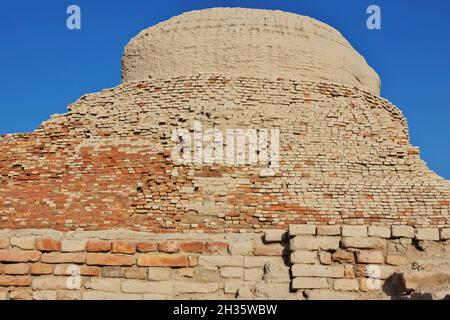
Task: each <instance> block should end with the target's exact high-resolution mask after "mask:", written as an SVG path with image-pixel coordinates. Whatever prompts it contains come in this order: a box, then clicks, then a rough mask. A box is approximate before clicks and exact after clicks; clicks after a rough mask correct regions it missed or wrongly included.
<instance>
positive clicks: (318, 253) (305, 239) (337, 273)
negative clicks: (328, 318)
mask: <svg viewBox="0 0 450 320" xmlns="http://www.w3.org/2000/svg"><path fill="white" fill-rule="evenodd" d="M289 237H290V239H291V240H290V251H291V254H290V263H291V275H292V289H293V290H299V291H303V292H304V294H305V295H306V296H308V297H309V298H312V299H314V298H317V299H327V298H336V297H341V298H346V299H351V298H355V297H357V296H358V295H357V293H359V292H368V291H371V290H375V291H376V290H378V291H381V290H383V283H384V281H385V280H386V279H388V278H390V277H391V276H392V275H393V274H394V273H396V272H399V271H400V270H402V269H405V267H406V264H407V263H408V257H407V255H408V247H409V246H410V245H411V244H412V241H413V240H415V241H442V242H444V241H447V240H449V239H450V229H448V228H447V229H441V230H439V229H430V228H416V229H415V228H413V227H410V226H392V227H380V226H350V225H348V226H315V225H291V226H290V228H289ZM377 282H378V284H377Z"/></svg>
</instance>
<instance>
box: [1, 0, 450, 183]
mask: <svg viewBox="0 0 450 320" xmlns="http://www.w3.org/2000/svg"><path fill="white" fill-rule="evenodd" d="M70 4H76V5H78V6H80V8H81V11H82V29H81V30H76V31H70V30H68V29H67V28H66V18H67V14H66V9H67V7H68V6H69V5H70ZM370 4H377V5H379V6H380V7H381V10H382V29H381V30H379V31H378V30H368V29H367V28H366V19H367V17H368V15H367V14H366V8H367V7H368V5H370ZM220 6H222V7H223V6H229V7H250V8H265V9H280V10H284V11H290V12H295V13H299V14H302V15H308V16H311V17H313V18H316V19H318V20H321V21H323V22H326V23H328V24H330V25H331V26H333V27H335V28H336V29H338V30H339V31H340V32H341V33H342V34H343V35H344V36H345V37H346V38H347V39H348V40H349V41H350V42H351V44H352V45H353V46H354V47H355V48H356V49H357V50H358V51H359V52H360V53H361V54H362V55H363V56H364V57H365V58H366V60H367V61H368V62H369V64H370V65H371V66H372V67H373V68H374V69H375V70H376V71H377V72H378V74H379V75H380V77H381V82H382V96H383V97H385V98H387V99H388V100H390V101H391V102H393V103H394V104H395V105H397V106H398V107H399V108H400V109H401V110H402V112H403V113H404V115H405V116H406V118H407V119H408V124H409V127H410V130H411V140H412V144H413V145H416V146H419V147H420V149H421V154H422V158H423V159H425V161H427V163H428V164H429V166H430V167H431V168H432V169H433V170H434V171H436V172H437V173H438V174H440V175H441V176H443V177H446V178H447V179H449V178H450V165H449V163H450V129H449V119H450V108H449V107H450V102H449V100H450V95H449V94H450V60H449V59H450V1H447V0H428V1H425V0H370V1H366V0H345V1H336V0H291V1H283V0H274V1H263V0H259V1H205V0H177V1H175V0H173V1H171V0H160V1H159V0H157V1H155V0H152V1H150V0H127V1H112V0H71V1H65V0H57V1H56V0H55V1H53V0H44V1H35V0H29V1H2V4H1V5H0V36H1V37H0V39H1V44H2V46H1V50H0V108H1V110H0V111H1V113H0V114H1V117H0V133H15V132H30V131H33V130H34V129H35V128H36V127H37V126H38V125H39V124H40V123H41V122H42V121H44V120H46V119H48V117H49V116H50V115H51V114H53V113H64V112H65V111H66V106H67V104H69V103H71V102H73V101H75V100H76V99H78V98H79V97H80V96H81V95H83V94H85V93H90V92H96V91H100V90H102V89H104V88H110V87H113V86H116V85H117V84H119V83H120V69H121V55H122V50H123V47H124V46H125V45H126V43H127V42H128V41H129V40H130V38H131V37H132V36H134V35H136V34H137V33H138V32H139V31H141V30H142V29H144V28H146V27H149V26H151V25H154V24H155V23H157V22H160V21H163V20H165V19H168V18H170V17H171V16H174V15H177V14H179V13H181V12H184V11H189V10H194V9H201V8H208V7H220Z"/></svg>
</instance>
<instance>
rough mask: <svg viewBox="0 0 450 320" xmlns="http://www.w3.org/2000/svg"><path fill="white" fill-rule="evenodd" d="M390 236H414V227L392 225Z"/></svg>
mask: <svg viewBox="0 0 450 320" xmlns="http://www.w3.org/2000/svg"><path fill="white" fill-rule="evenodd" d="M392 237H394V238H414V228H413V227H410V226H392Z"/></svg>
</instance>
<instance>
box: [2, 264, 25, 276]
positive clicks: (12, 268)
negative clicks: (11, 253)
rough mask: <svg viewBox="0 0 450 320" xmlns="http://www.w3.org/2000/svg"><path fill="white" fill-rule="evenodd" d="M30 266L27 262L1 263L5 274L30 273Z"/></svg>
mask: <svg viewBox="0 0 450 320" xmlns="http://www.w3.org/2000/svg"><path fill="white" fill-rule="evenodd" d="M29 271H30V267H29V266H28V264H26V263H13V264H2V265H0V273H4V274H15V275H17V274H28V272H29Z"/></svg>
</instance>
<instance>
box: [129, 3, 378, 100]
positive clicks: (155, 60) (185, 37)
mask: <svg viewBox="0 0 450 320" xmlns="http://www.w3.org/2000/svg"><path fill="white" fill-rule="evenodd" d="M199 73H216V74H222V75H230V76H247V77H249V76H250V77H258V78H272V79H274V78H286V79H295V80H309V81H327V82H333V83H341V84H346V85H351V86H355V87H358V88H362V89H365V90H368V91H370V92H372V93H374V94H377V95H379V93H380V80H379V77H378V75H377V73H376V72H375V71H374V70H373V69H372V68H371V67H370V66H369V65H368V64H367V63H366V61H365V59H364V58H363V57H362V56H361V55H360V54H359V53H358V52H357V51H356V50H355V49H354V48H353V47H352V46H351V45H350V44H349V42H348V41H347V40H345V38H344V37H343V36H342V35H341V34H340V33H339V32H338V31H337V30H335V29H333V28H331V27H330V26H328V25H326V24H324V23H322V22H319V21H317V20H315V19H312V18H309V17H305V16H300V15H297V14H293V13H286V12H281V11H271V10H259V9H242V8H214V9H206V10H199V11H192V12H188V13H184V14H182V15H179V16H176V17H174V18H172V19H170V20H168V21H165V22H162V23H159V24H157V25H156V26H153V27H151V28H148V29H146V30H144V31H142V32H141V33H140V34H139V35H138V36H136V37H135V38H133V39H132V40H131V41H130V43H129V44H128V45H127V46H126V48H125V52H124V55H123V66H122V78H123V81H132V80H145V79H149V78H153V79H155V78H162V79H165V78H170V77H177V76H179V75H196V74H199Z"/></svg>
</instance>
